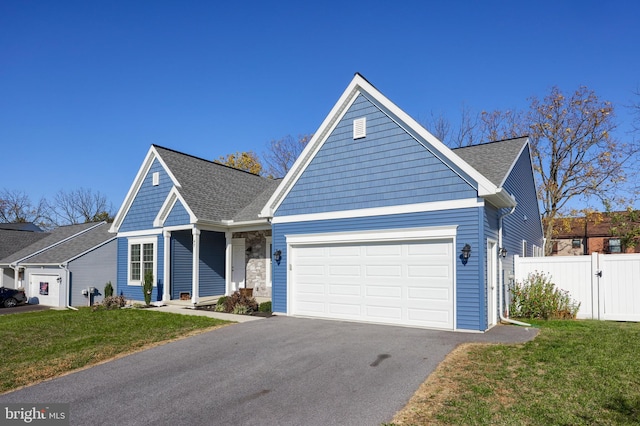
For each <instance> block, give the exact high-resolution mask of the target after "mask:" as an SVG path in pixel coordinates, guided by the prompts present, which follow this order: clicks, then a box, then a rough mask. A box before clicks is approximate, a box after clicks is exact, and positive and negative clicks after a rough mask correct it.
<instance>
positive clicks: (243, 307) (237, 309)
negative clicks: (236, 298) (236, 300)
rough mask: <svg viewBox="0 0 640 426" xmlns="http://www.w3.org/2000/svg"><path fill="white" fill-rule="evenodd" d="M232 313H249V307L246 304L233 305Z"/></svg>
mask: <svg viewBox="0 0 640 426" xmlns="http://www.w3.org/2000/svg"><path fill="white" fill-rule="evenodd" d="M232 313H233V314H238V315H247V314H248V313H249V308H248V307H247V306H246V305H236V306H234V307H233V312H232Z"/></svg>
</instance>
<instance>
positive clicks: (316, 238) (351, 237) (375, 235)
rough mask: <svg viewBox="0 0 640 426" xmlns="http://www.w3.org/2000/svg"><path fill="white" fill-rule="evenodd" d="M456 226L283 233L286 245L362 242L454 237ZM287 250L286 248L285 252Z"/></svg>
mask: <svg viewBox="0 0 640 426" xmlns="http://www.w3.org/2000/svg"><path fill="white" fill-rule="evenodd" d="M457 229H458V226H457V225H455V226H428V227H422V228H400V229H398V228H393V229H379V230H374V231H356V232H354V231H346V232H327V233H323V234H295V235H285V239H286V242H287V246H289V245H303V244H326V243H333V244H336V243H364V242H382V241H385V242H388V241H412V240H430V239H442V238H455V237H456V233H457ZM454 247H455V246H454ZM288 252H289V251H288V250H287V253H288Z"/></svg>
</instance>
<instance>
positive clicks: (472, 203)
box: [271, 198, 484, 223]
mask: <svg viewBox="0 0 640 426" xmlns="http://www.w3.org/2000/svg"><path fill="white" fill-rule="evenodd" d="M483 206H484V200H482V199H477V198H465V199H460V200H448V201H435V202H430V203H419V204H405V205H401V206H389V207H373V208H366V209H356V210H340V211H336V212H326V213H309V214H298V215H291V216H276V217H274V218H273V219H272V220H271V222H272V223H290V222H308V221H313V220H332V219H353V218H359V217H371V216H388V215H394V214H406V213H422V212H433V211H444V210H452V209H468V208H477V207H483Z"/></svg>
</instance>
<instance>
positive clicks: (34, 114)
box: [0, 0, 640, 209]
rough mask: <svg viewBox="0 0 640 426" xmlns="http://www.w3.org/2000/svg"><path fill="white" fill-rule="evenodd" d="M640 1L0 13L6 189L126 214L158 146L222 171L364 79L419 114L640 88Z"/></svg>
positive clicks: (316, 117)
mask: <svg viewBox="0 0 640 426" xmlns="http://www.w3.org/2000/svg"><path fill="white" fill-rule="evenodd" d="M639 17H640V2H636V1H611V2H602V1H590V0H583V1H579V2H578V1H561V0H555V1H529V2H514V1H482V2H479V1H446V2H445V1H442V2H430V1H396V2H392V1H367V2H357V1H354V2H344V1H341V2H338V1H322V2H301V1H279V2H272V3H271V2H243V1H237V2H214V1H202V2H200V1H162V0H156V1H134V2H132V1H119V0H115V1H113V0H112V1H89V2H87V1H63V0H61V1H44V0H43V1H29V0H24V1H23V0H4V1H2V2H0V146H1V147H2V151H1V152H2V162H1V164H2V174H1V175H2V180H1V181H0V188H7V189H11V190H22V191H25V192H27V193H28V194H29V195H30V196H31V198H32V200H33V201H37V200H38V199H39V198H41V197H47V198H53V196H54V195H55V193H56V192H57V191H58V190H60V189H65V190H71V189H76V188H79V187H85V188H91V189H93V190H98V191H100V192H102V193H103V194H105V195H106V196H107V197H108V199H109V200H110V201H111V202H112V203H113V205H114V208H115V209H117V208H118V207H119V205H120V203H121V202H122V200H123V199H124V197H125V195H126V193H127V191H128V189H129V186H130V184H131V182H132V181H133V178H134V177H135V174H136V172H137V171H138V168H139V167H140V164H141V163H142V160H143V158H144V156H145V154H146V152H147V151H148V149H149V146H150V144H152V143H155V144H159V145H162V146H166V147H169V148H173V149H177V150H180V151H183V152H186V153H189V154H193V155H196V156H200V157H204V158H208V159H215V158H218V157H219V156H221V155H225V154H227V153H231V152H235V151H249V150H253V151H255V152H257V153H259V154H261V153H262V152H264V150H265V149H266V143H267V142H268V141H270V140H272V139H278V138H281V137H283V136H285V135H287V134H292V135H298V134H303V133H313V132H315V130H316V129H317V127H318V126H319V125H320V123H321V122H322V121H323V120H324V118H325V116H326V114H327V113H328V112H329V110H330V109H331V108H332V106H333V104H334V103H335V102H336V101H337V99H338V97H339V96H340V95H341V93H342V91H343V90H344V89H345V88H346V86H347V85H348V83H349V82H350V80H351V78H352V77H353V74H354V73H355V72H360V73H361V74H362V75H364V76H365V77H366V78H367V79H368V80H369V81H370V82H371V83H372V84H373V85H375V86H376V87H377V88H378V89H379V90H380V91H382V93H384V94H385V95H386V96H387V97H389V98H390V99H391V100H392V101H393V102H394V103H396V104H397V105H398V106H399V107H400V108H402V109H403V110H405V111H406V112H407V113H408V114H409V115H411V116H413V117H414V118H416V119H418V120H421V119H422V118H425V117H427V116H428V115H429V113H430V112H431V111H434V112H436V113H443V114H444V115H445V116H448V117H449V118H450V119H451V120H452V121H455V120H457V118H458V114H459V113H458V111H459V109H460V107H461V106H462V105H463V104H465V105H467V106H469V107H471V108H473V109H476V110H482V109H484V110H492V109H508V108H526V107H527V105H528V100H527V99H528V98H529V97H530V96H532V95H537V96H539V97H543V96H544V95H545V94H546V93H547V92H548V90H549V88H550V87H551V86H553V85H557V86H559V87H560V88H561V89H562V90H564V91H567V92H570V91H573V90H575V89H576V88H577V87H578V86H580V85H586V86H588V87H589V88H590V89H592V90H594V91H595V92H596V93H597V94H598V95H599V96H600V97H601V98H602V99H606V100H609V101H611V102H613V103H614V105H615V106H616V108H617V116H618V121H619V123H620V130H619V134H618V135H617V136H618V137H619V138H621V139H622V138H628V137H629V136H628V135H627V134H626V133H625V132H626V131H627V130H628V129H629V126H630V123H631V117H630V116H629V114H628V111H627V110H625V109H624V108H623V105H627V104H629V103H630V102H631V101H633V100H634V96H633V92H634V91H636V90H637V89H638V88H640V49H639V48H638V41H640V25H638V18H639Z"/></svg>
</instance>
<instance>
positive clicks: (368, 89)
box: [260, 74, 497, 217]
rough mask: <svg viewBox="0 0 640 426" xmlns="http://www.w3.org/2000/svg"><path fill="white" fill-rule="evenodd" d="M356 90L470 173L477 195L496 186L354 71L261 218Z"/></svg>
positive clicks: (277, 201)
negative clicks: (347, 84)
mask: <svg viewBox="0 0 640 426" xmlns="http://www.w3.org/2000/svg"><path fill="white" fill-rule="evenodd" d="M360 92H365V93H366V94H367V95H368V97H371V98H373V99H374V100H375V101H376V102H378V103H379V104H380V105H382V106H383V107H384V108H385V109H387V110H388V111H389V112H390V113H391V114H393V115H394V116H395V117H397V118H398V120H400V121H402V122H403V123H405V125H406V126H408V127H409V128H410V129H411V131H413V132H415V133H416V134H417V135H418V136H420V137H421V138H423V139H424V140H426V141H427V142H429V144H431V145H432V146H433V148H434V149H435V150H436V151H438V152H439V153H441V154H442V155H443V156H444V157H445V158H447V159H448V160H449V161H450V162H451V163H453V164H454V165H456V166H457V167H458V168H459V169H460V170H462V171H463V172H464V173H466V174H467V175H468V176H470V177H471V178H472V179H473V180H474V181H476V182H477V184H478V195H479V196H481V197H484V196H487V195H492V194H495V192H496V190H497V187H496V186H495V185H494V184H493V183H491V181H489V179H487V178H486V177H484V176H483V175H481V174H480V173H479V172H478V171H477V170H476V169H474V168H473V167H471V166H470V165H469V164H468V163H467V162H466V161H464V160H463V159H462V158H460V157H459V156H458V155H457V154H455V153H454V152H453V151H452V150H451V149H450V148H449V147H447V146H446V145H445V144H444V143H442V142H441V141H439V140H438V138H436V137H435V136H433V135H432V134H431V133H429V132H428V131H427V130H426V129H425V128H424V127H422V126H421V125H420V124H419V123H418V122H417V121H415V120H414V119H413V118H411V116H409V115H408V114H407V113H406V112H404V111H403V110H401V109H400V108H399V107H398V106H397V105H395V104H394V103H393V102H391V101H390V100H389V99H388V98H387V97H386V96H384V95H383V94H382V93H381V92H380V91H379V90H378V89H376V88H375V87H374V86H373V85H371V83H369V82H368V81H367V80H366V79H364V78H363V77H362V76H361V75H360V74H356V75H355V76H354V78H353V80H351V83H350V84H349V86H347V88H346V90H345V91H344V92H343V94H342V96H341V97H340V99H339V100H338V102H337V103H336V104H335V105H334V107H333V108H332V109H331V112H329V114H328V115H327V117H326V118H325V120H324V121H323V122H322V124H321V125H320V127H319V129H318V131H317V132H316V133H315V134H314V136H313V138H312V139H311V141H309V144H308V145H307V147H306V148H305V149H304V151H303V152H302V154H300V156H299V157H298V159H297V160H296V162H295V163H294V165H293V167H292V168H291V170H289V173H287V175H286V176H285V178H284V179H283V181H282V182H281V183H280V185H279V186H278V188H277V189H276V191H275V192H274V193H273V195H272V196H271V198H270V199H269V201H268V202H267V204H266V206H265V207H264V209H263V210H262V212H261V214H260V216H261V217H272V216H273V213H274V212H275V210H276V209H277V208H278V207H279V205H280V203H281V202H282V201H283V200H284V198H285V197H286V195H287V194H288V193H289V191H290V190H291V188H292V187H293V185H294V184H295V182H296V181H297V180H298V178H299V177H300V175H301V174H302V172H303V171H304V169H306V167H307V166H308V165H309V163H310V162H311V160H312V159H313V157H314V156H315V153H317V151H318V150H319V149H320V148H321V147H322V145H323V144H324V142H325V141H326V139H327V137H328V135H329V134H330V133H331V131H333V129H334V128H335V126H336V125H337V123H338V122H339V121H340V119H341V118H342V117H343V116H344V114H345V113H346V111H347V109H348V108H349V107H350V106H351V104H352V103H353V102H354V101H355V99H356V97H357V95H358V94H359V93H360Z"/></svg>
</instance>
